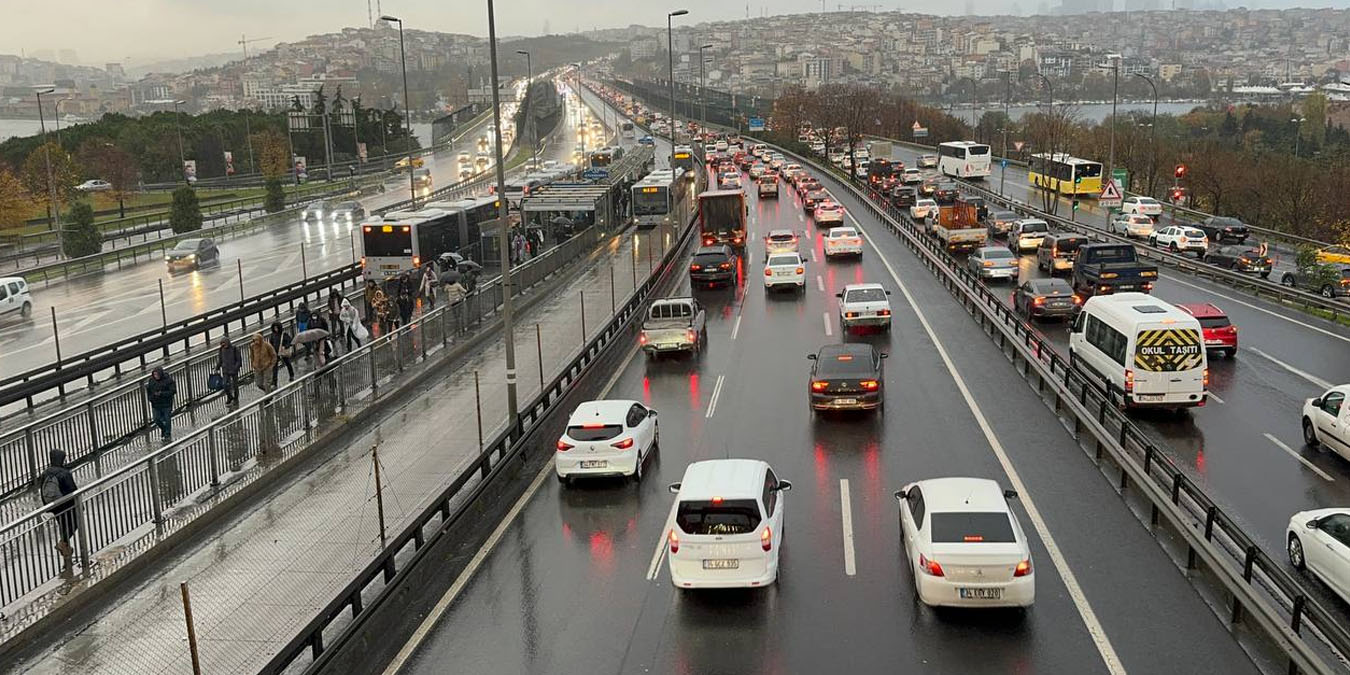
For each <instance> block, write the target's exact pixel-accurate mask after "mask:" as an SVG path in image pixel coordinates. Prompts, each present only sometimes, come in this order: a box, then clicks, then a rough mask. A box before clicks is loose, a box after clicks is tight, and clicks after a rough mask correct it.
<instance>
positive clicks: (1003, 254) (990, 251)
mask: <svg viewBox="0 0 1350 675" xmlns="http://www.w3.org/2000/svg"><path fill="white" fill-rule="evenodd" d="M980 255H982V256H984V258H985V259H986V260H995V259H999V258H1012V257H1013V252H1012V251H1009V250H1008V249H1006V248H987V249H985V250H984V252H983V253H981V254H980Z"/></svg>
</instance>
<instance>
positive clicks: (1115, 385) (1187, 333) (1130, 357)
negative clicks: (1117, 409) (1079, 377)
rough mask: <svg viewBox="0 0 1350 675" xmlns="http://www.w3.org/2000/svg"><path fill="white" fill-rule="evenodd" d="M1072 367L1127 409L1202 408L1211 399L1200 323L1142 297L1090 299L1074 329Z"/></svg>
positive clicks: (1115, 294) (1130, 294)
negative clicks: (1208, 398)
mask: <svg viewBox="0 0 1350 675" xmlns="http://www.w3.org/2000/svg"><path fill="white" fill-rule="evenodd" d="M1069 367H1070V368H1073V369H1075V370H1078V371H1079V372H1081V373H1083V374H1084V375H1085V376H1086V377H1087V378H1088V380H1090V381H1093V382H1096V383H1098V384H1099V385H1100V386H1101V388H1102V389H1103V390H1104V391H1105V392H1106V393H1107V396H1108V397H1110V399H1111V400H1113V401H1116V402H1117V403H1119V404H1120V405H1121V406H1122V407H1124V408H1171V409H1174V410H1175V409H1180V408H1189V407H1199V406H1203V405H1205V399H1206V398H1207V397H1208V395H1209V392H1208V389H1209V363H1208V362H1207V361H1206V360H1205V341H1204V337H1203V333H1202V332H1201V330H1200V322H1199V321H1198V320H1196V318H1195V317H1193V316H1191V315H1190V314H1187V313H1186V312H1184V311H1182V310H1181V309H1178V308H1177V307H1173V306H1172V305H1169V304H1167V303H1166V302H1163V301H1162V300H1159V299H1158V298H1155V297H1153V296H1151V295H1147V294H1144V293H1114V294H1111V295H1098V296H1093V297H1091V298H1088V300H1087V302H1086V303H1084V304H1083V309H1082V311H1081V312H1079V313H1078V316H1076V317H1075V318H1074V320H1073V325H1072V327H1071V328H1070V333H1069Z"/></svg>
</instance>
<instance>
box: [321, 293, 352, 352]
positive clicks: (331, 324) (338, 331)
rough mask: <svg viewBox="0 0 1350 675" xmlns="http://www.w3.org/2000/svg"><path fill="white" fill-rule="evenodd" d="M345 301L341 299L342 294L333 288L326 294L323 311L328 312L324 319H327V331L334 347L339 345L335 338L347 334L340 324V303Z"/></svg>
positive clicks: (345, 328) (344, 327)
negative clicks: (326, 298) (326, 300)
mask: <svg viewBox="0 0 1350 675" xmlns="http://www.w3.org/2000/svg"><path fill="white" fill-rule="evenodd" d="M345 300H346V298H344V297H342V294H341V293H339V292H338V290H337V289H336V288H334V289H333V290H331V291H329V292H328V304H326V305H325V306H324V309H325V310H327V312H328V316H327V317H326V318H327V319H328V330H329V332H330V334H331V335H332V336H333V337H334V340H333V342H334V345H335V346H336V345H337V344H340V343H339V341H338V340H337V339H336V338H337V337H338V336H340V335H342V334H343V333H345V332H347V327H346V326H344V325H343V323H342V303H343V302H344V301H345Z"/></svg>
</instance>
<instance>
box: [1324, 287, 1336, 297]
mask: <svg viewBox="0 0 1350 675" xmlns="http://www.w3.org/2000/svg"><path fill="white" fill-rule="evenodd" d="M1322 297H1324V298H1334V297H1336V290H1335V289H1333V288H1332V287H1331V286H1323V287H1322Z"/></svg>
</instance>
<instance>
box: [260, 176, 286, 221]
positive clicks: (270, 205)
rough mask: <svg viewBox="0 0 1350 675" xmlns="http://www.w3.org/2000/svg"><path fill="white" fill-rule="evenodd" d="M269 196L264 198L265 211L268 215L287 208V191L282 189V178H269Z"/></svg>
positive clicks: (267, 187) (267, 186)
mask: <svg viewBox="0 0 1350 675" xmlns="http://www.w3.org/2000/svg"><path fill="white" fill-rule="evenodd" d="M265 188H266V189H267V196H266V197H264V198H263V210H265V211H267V212H268V213H276V212H278V211H282V210H284V209H285V208H286V189H285V188H283V187H281V179H280V178H268V179H267V184H266V185H265Z"/></svg>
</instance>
